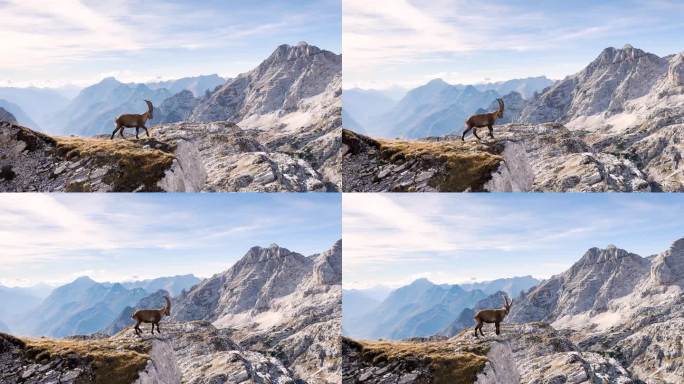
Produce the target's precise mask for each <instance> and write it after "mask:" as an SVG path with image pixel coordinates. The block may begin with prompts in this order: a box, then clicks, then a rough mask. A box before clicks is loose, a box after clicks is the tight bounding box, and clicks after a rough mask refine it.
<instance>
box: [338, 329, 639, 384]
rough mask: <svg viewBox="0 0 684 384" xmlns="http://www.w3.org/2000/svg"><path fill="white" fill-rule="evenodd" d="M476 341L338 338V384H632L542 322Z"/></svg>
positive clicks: (616, 366) (611, 364)
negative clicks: (341, 356)
mask: <svg viewBox="0 0 684 384" xmlns="http://www.w3.org/2000/svg"><path fill="white" fill-rule="evenodd" d="M488 331H489V332H488V334H486V336H485V337H480V338H475V337H474V336H473V335H472V334H471V331H470V330H468V331H464V332H462V333H460V334H459V335H457V336H455V337H452V338H449V339H447V338H445V337H444V338H427V339H411V340H404V341H398V342H387V341H373V342H371V341H355V340H351V339H346V338H345V339H343V348H344V351H345V353H344V356H345V358H344V359H343V367H344V378H343V383H405V384H409V383H421V384H422V383H454V382H458V383H552V382H553V383H555V382H558V383H565V382H575V383H583V382H602V383H632V382H634V381H633V380H632V379H631V378H630V376H629V373H628V372H627V371H626V370H625V369H624V368H623V367H622V366H621V365H620V363H619V362H618V361H617V360H615V359H613V358H611V357H605V356H603V355H601V354H599V353H595V352H586V351H582V350H581V349H580V348H579V347H578V346H577V345H575V344H574V343H573V342H572V341H571V339H570V336H571V335H570V334H568V333H563V332H559V331H557V330H555V329H553V328H552V327H550V326H549V325H547V324H544V323H528V324H505V325H503V326H502V328H501V335H498V336H497V335H494V334H493V329H490V330H488Z"/></svg>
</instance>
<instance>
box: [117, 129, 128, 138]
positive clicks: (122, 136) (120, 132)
mask: <svg viewBox="0 0 684 384" xmlns="http://www.w3.org/2000/svg"><path fill="white" fill-rule="evenodd" d="M124 129H126V128H124V127H121V129H119V135H121V138H122V139H125V137H124V135H123V131H124Z"/></svg>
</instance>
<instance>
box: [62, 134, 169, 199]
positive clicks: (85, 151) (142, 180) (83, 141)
mask: <svg viewBox="0 0 684 384" xmlns="http://www.w3.org/2000/svg"><path fill="white" fill-rule="evenodd" d="M55 140H56V146H55V148H56V153H57V155H58V156H61V157H63V158H64V159H66V160H71V161H76V160H78V159H79V158H84V157H87V158H92V159H94V161H95V163H96V164H98V165H105V164H106V165H116V166H115V167H114V168H113V169H112V170H111V171H110V172H109V173H108V174H107V176H106V177H105V181H106V182H107V183H108V184H111V185H112V187H113V190H114V191H115V192H130V191H133V190H135V189H136V188H138V187H139V186H141V185H142V186H143V189H142V191H146V192H154V191H158V190H159V188H158V187H157V182H158V181H159V180H160V179H162V178H163V177H164V172H165V171H166V170H167V169H169V167H171V164H172V162H173V159H174V156H173V154H172V153H170V152H172V151H173V148H172V147H169V146H167V145H166V144H163V143H159V142H156V141H154V140H153V139H141V140H109V139H101V138H80V137H57V138H55ZM148 143H156V144H157V145H161V146H162V147H161V148H162V149H161V150H160V149H154V148H144V146H145V145H146V144H148ZM67 189H68V190H69V192H88V190H87V185H83V184H82V183H81V184H72V185H70V186H69V188H67Z"/></svg>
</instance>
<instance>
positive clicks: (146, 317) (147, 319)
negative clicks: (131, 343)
mask: <svg viewBox="0 0 684 384" xmlns="http://www.w3.org/2000/svg"><path fill="white" fill-rule="evenodd" d="M164 299H165V300H166V306H165V307H164V308H161V309H139V310H137V311H135V313H134V314H133V316H131V319H133V320H135V321H137V323H136V324H135V327H133V328H134V329H135V333H136V334H137V335H141V334H142V331H141V330H140V323H152V334H153V335H154V326H155V325H156V326H157V333H161V331H160V330H159V322H160V321H161V319H162V318H163V317H164V316H171V300H169V298H168V297H167V296H164Z"/></svg>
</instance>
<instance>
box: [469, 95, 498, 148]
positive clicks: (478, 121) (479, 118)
mask: <svg viewBox="0 0 684 384" xmlns="http://www.w3.org/2000/svg"><path fill="white" fill-rule="evenodd" d="M496 101H497V102H499V110H498V111H495V112H489V113H483V114H480V115H472V116H470V117H469V118H468V120H466V121H465V129H464V130H463V134H462V135H461V140H462V141H465V135H466V133H468V132H470V130H472V131H473V135H474V136H475V137H476V138H477V139H478V140H480V136H478V135H477V128H482V127H487V128H489V137H491V138H492V139H493V138H494V130H493V129H492V126H493V125H494V123H496V120H497V119H500V118H502V117H503V114H504V102H503V99H496Z"/></svg>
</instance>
